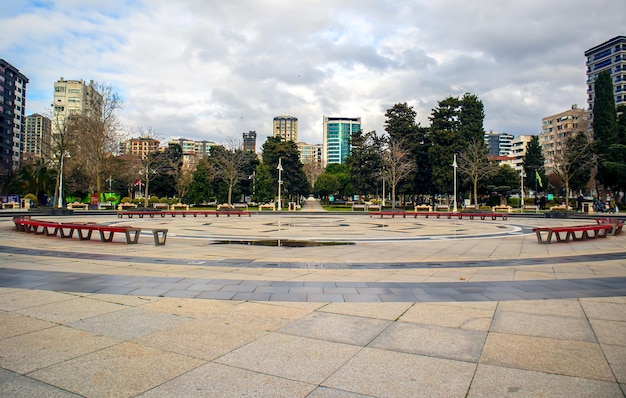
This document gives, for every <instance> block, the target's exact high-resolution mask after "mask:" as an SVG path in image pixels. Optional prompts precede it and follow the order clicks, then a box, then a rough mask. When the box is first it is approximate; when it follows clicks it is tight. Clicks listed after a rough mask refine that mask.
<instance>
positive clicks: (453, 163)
mask: <svg viewBox="0 0 626 398" xmlns="http://www.w3.org/2000/svg"><path fill="white" fill-rule="evenodd" d="M452 167H453V168H454V206H453V207H452V211H453V212H455V213H456V212H457V211H458V208H457V205H456V169H457V167H459V165H458V164H457V163H456V153H455V154H454V162H452Z"/></svg>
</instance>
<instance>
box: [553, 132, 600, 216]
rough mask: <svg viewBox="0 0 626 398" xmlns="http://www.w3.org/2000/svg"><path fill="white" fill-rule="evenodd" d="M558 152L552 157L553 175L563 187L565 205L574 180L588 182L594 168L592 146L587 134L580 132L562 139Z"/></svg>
mask: <svg viewBox="0 0 626 398" xmlns="http://www.w3.org/2000/svg"><path fill="white" fill-rule="evenodd" d="M560 148H561V149H560V150H559V151H557V152H556V153H555V155H554V174H555V175H557V176H558V177H559V178H560V180H561V181H562V182H563V184H564V186H565V203H566V204H568V203H569V191H570V187H571V184H572V182H574V181H576V179H577V178H578V179H582V180H585V182H586V181H588V180H589V177H590V175H591V169H592V168H593V167H594V166H595V159H594V158H593V156H592V153H593V152H592V144H591V142H590V140H589V137H588V136H587V133H585V132H583V131H580V132H578V133H577V134H576V135H571V136H569V137H567V138H565V139H564V141H563V142H562V143H561V145H560Z"/></svg>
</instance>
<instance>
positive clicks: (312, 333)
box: [278, 312, 391, 346]
mask: <svg viewBox="0 0 626 398" xmlns="http://www.w3.org/2000/svg"><path fill="white" fill-rule="evenodd" d="M390 324H391V322H390V321H383V320H379V319H371V318H363V317H357V316H351V315H341V314H332V313H324V312H314V313H311V314H308V315H306V316H304V317H302V318H300V319H297V320H295V321H293V322H291V323H289V324H288V325H286V326H284V327H282V328H281V329H279V330H278V332H280V333H287V334H292V335H296V336H302V337H308V338H313V339H319V340H326V341H332V342H336V343H345V344H354V345H360V346H366V345H367V344H369V343H370V342H371V341H372V339H374V338H375V337H376V336H378V334H380V332H382V331H383V330H384V329H385V328H387V327H388V326H389V325H390Z"/></svg>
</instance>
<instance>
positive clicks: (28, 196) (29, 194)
mask: <svg viewBox="0 0 626 398" xmlns="http://www.w3.org/2000/svg"><path fill="white" fill-rule="evenodd" d="M24 199H28V200H32V201H36V200H37V197H36V196H35V195H33V194H32V193H28V194H26V195H25V196H24Z"/></svg>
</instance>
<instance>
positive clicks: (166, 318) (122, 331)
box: [67, 308, 189, 340]
mask: <svg viewBox="0 0 626 398" xmlns="http://www.w3.org/2000/svg"><path fill="white" fill-rule="evenodd" d="M187 321H189V318H185V317H180V316H176V315H170V314H164V313H161V312H152V311H146V310H144V309H141V308H125V309H123V310H120V311H115V312H110V313H106V314H102V315H97V316H93V317H91V318H86V319H80V320H77V321H73V322H68V323H67V326H70V327H72V328H76V329H80V330H84V331H87V332H90V333H93V334H98V335H102V336H107V337H111V338H114V339H118V340H132V339H135V338H137V337H141V336H143V335H146V334H148V333H152V332H155V331H157V330H162V329H166V328H168V327H171V326H174V325H176V324H178V323H181V322H187Z"/></svg>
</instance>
